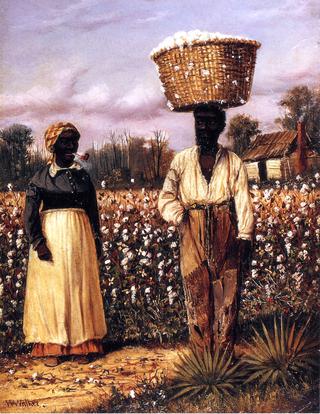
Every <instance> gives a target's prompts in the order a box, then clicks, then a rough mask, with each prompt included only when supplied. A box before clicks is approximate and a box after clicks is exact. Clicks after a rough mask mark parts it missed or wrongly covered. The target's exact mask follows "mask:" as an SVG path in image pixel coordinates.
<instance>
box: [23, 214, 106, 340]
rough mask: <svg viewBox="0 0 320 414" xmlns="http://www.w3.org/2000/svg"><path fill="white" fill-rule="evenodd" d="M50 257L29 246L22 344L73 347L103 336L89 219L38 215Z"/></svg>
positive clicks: (97, 278) (60, 215)
mask: <svg viewBox="0 0 320 414" xmlns="http://www.w3.org/2000/svg"><path fill="white" fill-rule="evenodd" d="M41 219H42V231H43V235H44V237H45V238H46V241H47V246H48V248H49V249H50V251H51V253H52V257H53V261H52V262H48V261H43V260H40V259H39V258H38V255H37V252H36V251H35V250H33V249H32V248H30V253H29V265H28V274H27V287H26V298H25V305H24V318H23V331H24V334H25V337H26V339H25V341H26V342H27V343H30V342H35V343H42V344H47V343H50V344H59V345H64V346H75V345H79V344H82V343H84V342H86V341H88V340H91V339H101V338H103V337H104V336H105V334H106V333H107V327H106V321H105V316H104V310H103V302H102V296H101V292H100V285H99V266H98V261H97V256H96V247H95V243H94V238H93V234H92V230H91V225H90V222H89V218H88V216H87V215H86V213H85V211H84V210H81V209H75V208H73V209H60V210H48V211H45V212H43V213H41Z"/></svg>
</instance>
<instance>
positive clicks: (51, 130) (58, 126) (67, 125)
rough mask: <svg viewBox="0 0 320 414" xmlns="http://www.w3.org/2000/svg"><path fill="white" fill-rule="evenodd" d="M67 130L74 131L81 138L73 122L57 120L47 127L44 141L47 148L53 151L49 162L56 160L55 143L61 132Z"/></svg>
mask: <svg viewBox="0 0 320 414" xmlns="http://www.w3.org/2000/svg"><path fill="white" fill-rule="evenodd" d="M65 131H73V132H74V133H75V134H76V135H78V137H79V138H80V133H79V131H78V130H77V128H76V127H75V126H74V125H73V124H71V122H57V123H55V124H53V125H50V126H49V127H48V128H47V130H46V132H45V134H44V141H45V146H46V150H47V151H49V152H50V153H51V155H50V157H49V160H48V164H50V163H52V161H53V160H54V144H55V143H56V142H57V139H58V138H59V136H60V135H61V133H62V132H65Z"/></svg>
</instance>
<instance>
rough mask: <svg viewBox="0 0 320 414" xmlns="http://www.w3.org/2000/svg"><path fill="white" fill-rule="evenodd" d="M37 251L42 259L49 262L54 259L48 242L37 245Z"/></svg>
mask: <svg viewBox="0 0 320 414" xmlns="http://www.w3.org/2000/svg"><path fill="white" fill-rule="evenodd" d="M36 251H37V253H38V257H39V259H40V260H45V261H47V262H49V261H50V262H51V261H52V254H51V251H50V250H49V249H48V247H47V245H46V242H41V243H39V244H38V246H37V247H36Z"/></svg>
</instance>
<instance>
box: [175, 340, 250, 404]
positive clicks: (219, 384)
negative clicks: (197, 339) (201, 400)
mask: <svg viewBox="0 0 320 414" xmlns="http://www.w3.org/2000/svg"><path fill="white" fill-rule="evenodd" d="M178 357H179V360H178V361H177V362H176V363H175V364H174V373H175V377H174V380H173V385H172V388H173V389H174V390H175V394H174V395H173V397H172V398H171V399H176V398H179V397H182V396H184V395H189V397H191V396H193V395H197V394H202V393H212V394H214V395H215V396H216V397H219V396H223V395H230V394H232V393H233V392H234V391H236V388H237V386H238V385H239V384H240V383H242V382H243V379H244V377H245V372H244V370H243V367H242V363H241V362H240V361H238V362H234V360H233V356H232V353H230V352H229V351H228V348H226V349H223V348H221V347H216V348H215V349H212V348H211V347H210V346H206V347H199V346H198V345H195V344H192V345H190V347H189V348H188V349H187V350H186V351H184V352H181V353H179V355H178Z"/></svg>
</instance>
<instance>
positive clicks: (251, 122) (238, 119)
mask: <svg viewBox="0 0 320 414" xmlns="http://www.w3.org/2000/svg"><path fill="white" fill-rule="evenodd" d="M278 105H279V108H280V114H281V115H280V117H278V118H276V119H275V124H276V125H277V126H278V127H279V128H280V129H283V130H287V129H289V130H295V129H296V125H297V122H298V121H299V120H303V121H304V122H305V124H306V131H307V133H308V135H309V137H310V139H311V145H312V147H313V148H314V149H315V150H316V151H318V152H319V153H320V88H319V87H317V88H309V87H308V86H305V85H301V86H296V87H294V88H292V89H290V90H288V91H287V92H286V93H285V94H284V95H283V97H282V99H281V100H280V101H279V102H278ZM260 133H261V130H260V128H259V120H257V119H254V118H252V117H251V116H249V115H246V114H239V115H236V116H234V117H233V118H231V120H230V122H229V128H228V132H227V134H228V138H229V140H230V142H231V143H232V146H233V150H234V151H235V152H236V153H237V154H238V155H239V156H241V155H242V154H243V153H244V152H245V150H246V149H247V148H248V147H249V145H250V144H251V142H252V141H253V140H254V138H255V137H256V136H257V135H258V134H260ZM33 144H34V137H33V136H32V130H31V129H30V128H28V127H27V126H25V125H19V124H13V125H11V126H10V127H8V128H4V129H2V130H0V189H1V190H3V189H4V188H6V186H7V185H8V184H9V183H12V184H13V185H14V186H15V188H17V189H24V188H25V186H26V184H27V182H28V181H29V179H30V178H31V177H32V176H33V174H34V173H35V172H36V171H37V170H38V169H39V168H40V167H41V166H44V165H45V163H46V157H47V155H46V153H45V151H44V150H41V149H39V148H34V147H33ZM88 153H89V161H88V162H87V165H86V167H87V168H88V169H89V170H90V174H91V176H92V178H93V181H94V182H95V184H96V185H98V186H99V185H101V183H102V184H103V186H105V187H108V188H110V187H111V188H117V187H123V186H128V185H130V186H148V185H149V186H159V185H161V183H162V181H163V179H164V177H165V175H166V173H167V171H168V168H169V165H170V162H171V160H172V158H173V156H174V151H173V150H172V149H170V147H169V140H168V136H167V134H166V133H165V132H164V131H162V130H155V131H153V134H152V136H151V137H149V138H147V137H139V136H134V135H132V134H131V133H130V131H128V130H124V131H109V132H108V133H107V136H106V139H105V143H104V144H103V145H101V147H100V148H94V147H93V148H91V149H89V150H88Z"/></svg>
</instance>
